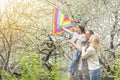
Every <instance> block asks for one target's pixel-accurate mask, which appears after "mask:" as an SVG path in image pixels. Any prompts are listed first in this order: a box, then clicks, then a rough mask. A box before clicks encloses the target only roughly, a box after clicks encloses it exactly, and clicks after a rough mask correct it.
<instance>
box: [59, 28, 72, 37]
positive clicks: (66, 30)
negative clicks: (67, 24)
mask: <svg viewBox="0 0 120 80" xmlns="http://www.w3.org/2000/svg"><path fill="white" fill-rule="evenodd" d="M61 29H62V30H64V31H65V32H67V33H69V34H70V35H73V34H74V32H72V31H70V30H68V29H66V28H64V27H61Z"/></svg>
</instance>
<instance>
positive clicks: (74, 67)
mask: <svg viewBox="0 0 120 80" xmlns="http://www.w3.org/2000/svg"><path fill="white" fill-rule="evenodd" d="M79 57H80V52H79V51H77V50H74V53H73V58H72V62H71V65H70V68H69V72H70V73H71V74H72V75H74V73H75V71H76V70H77V63H78V60H79Z"/></svg>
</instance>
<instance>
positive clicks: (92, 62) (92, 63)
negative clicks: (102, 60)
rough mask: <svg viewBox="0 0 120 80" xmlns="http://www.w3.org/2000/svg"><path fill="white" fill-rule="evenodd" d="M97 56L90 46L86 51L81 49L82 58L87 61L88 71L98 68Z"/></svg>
mask: <svg viewBox="0 0 120 80" xmlns="http://www.w3.org/2000/svg"><path fill="white" fill-rule="evenodd" d="M98 55H99V54H98V53H96V50H95V49H94V48H93V47H91V46H89V47H88V48H87V50H86V51H85V48H82V58H83V59H87V62H88V69H89V70H96V69H98V68H100V64H99V59H98Z"/></svg>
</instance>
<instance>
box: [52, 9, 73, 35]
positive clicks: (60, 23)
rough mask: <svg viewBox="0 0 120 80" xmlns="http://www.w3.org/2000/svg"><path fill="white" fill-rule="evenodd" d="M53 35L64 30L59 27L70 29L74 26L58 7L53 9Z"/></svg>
mask: <svg viewBox="0 0 120 80" xmlns="http://www.w3.org/2000/svg"><path fill="white" fill-rule="evenodd" d="M53 19H54V20H53V35H57V34H61V33H63V32H64V31H63V30H62V29H61V28H60V27H65V28H67V29H69V30H71V29H72V28H73V26H74V24H72V19H70V18H69V17H68V16H67V15H65V14H63V13H62V12H61V11H60V9H58V8H55V9H54V18H53Z"/></svg>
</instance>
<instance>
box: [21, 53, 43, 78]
mask: <svg viewBox="0 0 120 80" xmlns="http://www.w3.org/2000/svg"><path fill="white" fill-rule="evenodd" d="M20 70H21V74H22V77H21V80H39V79H40V74H41V73H42V72H43V69H42V66H41V64H40V60H39V56H38V55H37V54H35V53H31V55H29V56H24V57H23V58H22V59H21V62H20Z"/></svg>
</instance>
